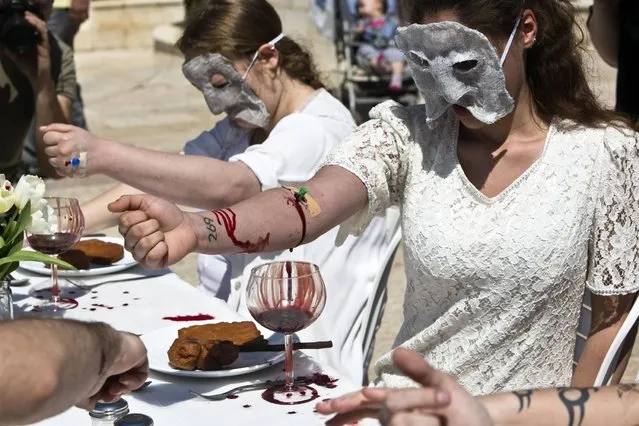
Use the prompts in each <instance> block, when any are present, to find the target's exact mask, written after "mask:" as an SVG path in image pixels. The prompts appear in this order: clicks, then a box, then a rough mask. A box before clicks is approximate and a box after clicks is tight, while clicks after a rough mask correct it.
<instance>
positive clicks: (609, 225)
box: [587, 128, 639, 295]
mask: <svg viewBox="0 0 639 426" xmlns="http://www.w3.org/2000/svg"><path fill="white" fill-rule="evenodd" d="M598 171H599V173H600V174H601V175H600V177H601V181H600V184H599V188H598V195H597V205H596V210H595V217H594V227H593V233H592V236H591V253H590V265H589V271H588V280H587V285H588V288H589V289H590V290H591V291H592V292H593V293H595V294H601V295H617V294H628V293H633V292H636V291H637V290H639V246H638V236H639V135H638V134H637V133H634V132H631V131H629V130H624V131H621V130H618V129H614V128H610V129H608V130H607V131H606V135H605V138H604V148H603V149H602V153H601V158H600V163H599V168H598Z"/></svg>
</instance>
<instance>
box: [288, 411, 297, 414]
mask: <svg viewBox="0 0 639 426" xmlns="http://www.w3.org/2000/svg"><path fill="white" fill-rule="evenodd" d="M286 414H297V411H289V412H288V413H286Z"/></svg>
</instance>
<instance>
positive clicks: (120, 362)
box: [76, 332, 149, 410]
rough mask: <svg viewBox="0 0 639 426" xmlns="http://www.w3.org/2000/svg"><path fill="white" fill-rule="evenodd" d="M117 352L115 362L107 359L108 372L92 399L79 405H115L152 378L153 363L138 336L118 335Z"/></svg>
mask: <svg viewBox="0 0 639 426" xmlns="http://www.w3.org/2000/svg"><path fill="white" fill-rule="evenodd" d="M118 338H119V345H117V353H116V354H115V356H114V357H112V359H111V360H109V357H108V356H107V357H105V358H103V359H104V360H105V363H107V364H108V365H104V372H103V374H101V375H100V378H99V380H98V382H97V383H96V385H95V386H94V387H93V389H92V390H91V392H90V393H89V395H90V396H89V397H87V398H86V399H83V400H82V401H80V402H79V403H78V404H76V405H77V406H78V407H80V408H84V409H86V410H91V409H93V407H94V406H95V404H96V403H97V402H100V401H102V402H111V401H114V400H116V399H118V398H120V397H121V396H122V395H125V394H128V393H130V392H132V391H134V390H136V389H138V388H139V387H140V386H142V385H143V384H144V381H145V380H146V379H147V377H148V376H149V361H148V358H147V352H146V348H145V347H144V344H143V343H142V341H141V340H140V338H139V337H137V336H136V335H134V334H130V333H124V332H118Z"/></svg>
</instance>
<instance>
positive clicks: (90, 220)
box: [82, 183, 144, 234]
mask: <svg viewBox="0 0 639 426" xmlns="http://www.w3.org/2000/svg"><path fill="white" fill-rule="evenodd" d="M133 194H144V192H142V191H140V190H139V189H136V188H134V187H132V186H129V185H127V184H124V183H121V184H119V185H116V186H114V187H113V188H111V189H109V190H108V191H106V192H103V193H102V194H100V195H98V196H97V197H95V198H93V199H91V200H89V201H88V202H86V203H84V204H82V213H83V214H84V223H85V226H84V232H85V233H87V234H89V233H93V232H98V231H101V230H103V229H105V228H110V227H112V226H116V225H117V224H118V219H119V218H120V215H119V214H117V213H112V212H110V211H109V209H108V208H107V206H108V205H109V203H112V202H113V201H115V200H117V199H118V198H120V197H122V196H123V195H133Z"/></svg>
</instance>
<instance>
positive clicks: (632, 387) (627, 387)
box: [617, 384, 639, 398]
mask: <svg viewBox="0 0 639 426" xmlns="http://www.w3.org/2000/svg"><path fill="white" fill-rule="evenodd" d="M629 392H632V393H639V384H621V385H619V386H617V395H619V398H621V397H622V396H623V395H624V394H626V393H629Z"/></svg>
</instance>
